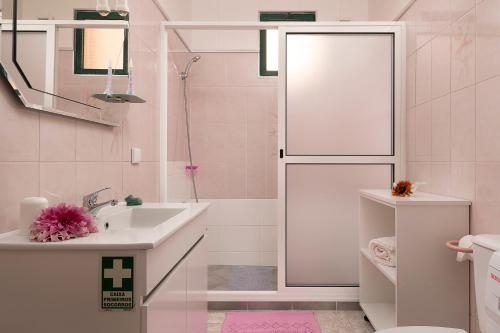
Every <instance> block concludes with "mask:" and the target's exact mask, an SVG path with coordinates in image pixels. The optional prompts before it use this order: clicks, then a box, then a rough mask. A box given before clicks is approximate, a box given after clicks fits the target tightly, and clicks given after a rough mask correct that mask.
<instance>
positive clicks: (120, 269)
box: [101, 257, 134, 310]
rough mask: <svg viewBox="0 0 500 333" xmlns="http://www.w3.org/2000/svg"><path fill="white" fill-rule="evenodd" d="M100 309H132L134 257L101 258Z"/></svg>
mask: <svg viewBox="0 0 500 333" xmlns="http://www.w3.org/2000/svg"><path fill="white" fill-rule="evenodd" d="M101 267H102V269H101V289H102V297H101V308H102V309H106V310H111V309H125V310H131V309H133V308H134V257H102V265H101Z"/></svg>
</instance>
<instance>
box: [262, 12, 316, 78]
mask: <svg viewBox="0 0 500 333" xmlns="http://www.w3.org/2000/svg"><path fill="white" fill-rule="evenodd" d="M259 17H260V21H261V22H278V21H279V22H283V21H290V22H315V21H316V12H261V13H260V15H259ZM266 31H267V30H261V31H260V52H259V55H260V56H259V59H260V60H259V74H260V76H278V71H269V70H267V61H266V59H267V48H266V43H267V34H266Z"/></svg>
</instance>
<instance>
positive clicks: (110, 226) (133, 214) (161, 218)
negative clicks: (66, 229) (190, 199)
mask: <svg viewBox="0 0 500 333" xmlns="http://www.w3.org/2000/svg"><path fill="white" fill-rule="evenodd" d="M183 210H184V209H183V208H154V207H148V208H145V207H134V208H129V209H126V210H124V211H121V212H118V213H115V214H110V215H104V216H99V217H98V220H99V230H100V231H113V230H126V229H142V228H154V227H156V226H158V225H160V224H162V223H166V222H168V220H170V219H171V218H173V217H174V216H176V215H178V214H180V213H181V212H182V211H183Z"/></svg>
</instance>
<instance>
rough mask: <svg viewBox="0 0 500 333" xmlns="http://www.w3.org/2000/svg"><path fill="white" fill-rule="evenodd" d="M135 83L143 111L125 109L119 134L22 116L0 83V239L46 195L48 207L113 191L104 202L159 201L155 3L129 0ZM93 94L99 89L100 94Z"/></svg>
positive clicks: (61, 120)
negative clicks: (137, 156)
mask: <svg viewBox="0 0 500 333" xmlns="http://www.w3.org/2000/svg"><path fill="white" fill-rule="evenodd" d="M129 6H130V10H131V13H133V15H131V21H130V23H131V29H130V33H131V38H130V44H129V47H130V49H129V51H130V55H131V57H133V59H134V65H135V68H136V70H135V73H136V77H135V83H136V92H137V94H138V95H140V96H142V97H143V98H145V99H146V100H147V101H148V102H147V103H145V104H134V105H130V106H129V109H128V113H127V114H126V117H125V118H124V119H123V121H122V122H121V126H120V127H115V128H111V127H106V126H103V125H97V124H92V123H88V122H84V121H79V120H74V119H70V118H64V117H60V116H55V115H50V114H47V113H38V112H33V111H29V110H27V109H25V108H24V107H23V106H22V105H21V104H20V103H19V101H18V100H17V98H16V97H15V96H14V94H13V93H12V91H11V88H10V87H9V86H8V84H7V83H6V82H5V81H4V80H1V81H0V118H1V119H2V121H1V122H0V184H1V186H0V196H1V197H2V204H1V205H0V232H4V231H8V230H12V229H15V228H16V227H17V223H18V214H19V202H20V200H21V199H22V198H23V197H26V196H38V195H41V196H45V197H47V198H48V199H49V200H50V202H51V203H57V202H68V203H75V204H81V198H82V196H83V195H84V194H87V193H89V192H91V191H93V190H96V189H98V188H102V187H105V186H111V187H112V188H113V191H112V192H110V193H108V194H107V195H103V197H102V199H103V200H105V199H109V198H110V197H118V198H123V196H125V195H127V194H129V193H134V194H136V195H139V196H141V197H143V198H144V199H145V200H146V201H158V200H159V181H158V175H159V162H158V161H159V144H158V143H159V101H160V91H159V82H160V77H159V75H158V73H159V70H158V66H159V64H160V53H159V50H160V38H159V34H160V27H159V22H160V21H161V20H162V19H163V18H162V17H161V16H160V14H159V12H158V11H157V9H156V7H155V5H154V4H153V2H144V1H139V0H133V1H129ZM98 89H101V87H99V88H98ZM131 147H140V148H142V157H143V162H142V163H141V164H139V165H132V164H130V162H129V160H130V148H131Z"/></svg>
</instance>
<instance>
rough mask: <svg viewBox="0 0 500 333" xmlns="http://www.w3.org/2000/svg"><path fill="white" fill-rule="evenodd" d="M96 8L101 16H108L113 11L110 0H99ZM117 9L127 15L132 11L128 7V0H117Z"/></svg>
mask: <svg viewBox="0 0 500 333" xmlns="http://www.w3.org/2000/svg"><path fill="white" fill-rule="evenodd" d="M96 10H97V12H98V13H99V14H100V15H101V16H108V15H109V13H110V12H111V8H110V7H109V1H108V0H97V4H96ZM115 10H116V11H117V12H118V14H120V15H121V16H127V15H128V13H129V12H130V10H129V7H128V0H116V6H115Z"/></svg>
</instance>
